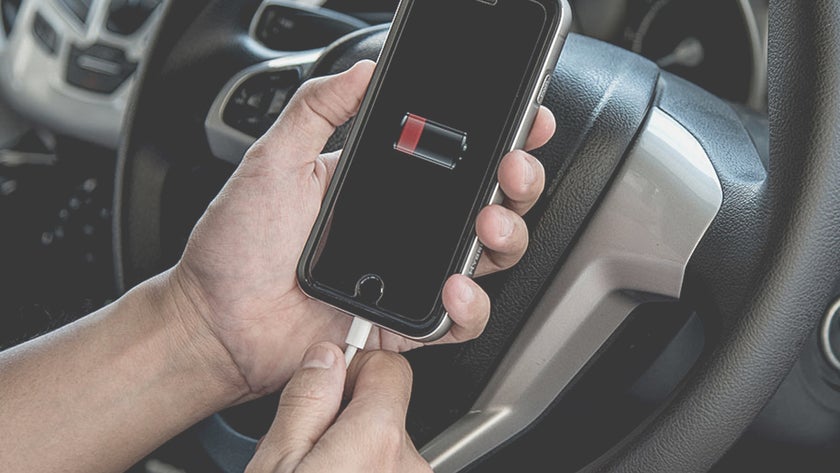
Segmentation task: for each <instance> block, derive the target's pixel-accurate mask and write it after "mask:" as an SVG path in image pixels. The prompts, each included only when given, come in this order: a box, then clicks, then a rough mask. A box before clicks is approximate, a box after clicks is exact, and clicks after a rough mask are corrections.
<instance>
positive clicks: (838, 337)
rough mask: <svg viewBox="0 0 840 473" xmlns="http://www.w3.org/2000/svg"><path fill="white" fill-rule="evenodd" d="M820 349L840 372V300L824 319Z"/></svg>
mask: <svg viewBox="0 0 840 473" xmlns="http://www.w3.org/2000/svg"><path fill="white" fill-rule="evenodd" d="M820 348H821V349H822V352H823V355H824V356H825V359H826V361H828V363H829V364H830V365H831V366H832V367H833V368H834V369H835V370H837V371H838V372H840V299H838V300H837V301H835V302H834V304H832V305H831V307H830V308H829V309H828V312H826V314H825V318H823V322H822V326H821V327H820Z"/></svg>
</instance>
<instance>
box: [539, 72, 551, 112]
mask: <svg viewBox="0 0 840 473" xmlns="http://www.w3.org/2000/svg"><path fill="white" fill-rule="evenodd" d="M549 85H551V72H548V73H546V75H545V78H544V79H543V82H542V86H541V87H540V93H539V94H538V95H537V105H542V103H543V100H545V95H546V94H547V93H548V86H549Z"/></svg>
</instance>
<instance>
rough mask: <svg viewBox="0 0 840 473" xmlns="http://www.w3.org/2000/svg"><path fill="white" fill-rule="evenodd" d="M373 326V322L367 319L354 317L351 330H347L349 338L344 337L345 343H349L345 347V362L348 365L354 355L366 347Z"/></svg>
mask: <svg viewBox="0 0 840 473" xmlns="http://www.w3.org/2000/svg"><path fill="white" fill-rule="evenodd" d="M371 328H373V324H372V323H370V322H368V321H367V320H365V319H362V318H359V317H354V318H353V323H352V324H351V325H350V331H348V332H347V338H345V339H344V343H346V344H347V348H345V349H344V362H345V363H346V364H347V366H348V367H349V366H350V362H351V361H353V357H354V356H356V352H357V351H359V350H364V349H365V344H366V343H367V339H368V335H370V329H371Z"/></svg>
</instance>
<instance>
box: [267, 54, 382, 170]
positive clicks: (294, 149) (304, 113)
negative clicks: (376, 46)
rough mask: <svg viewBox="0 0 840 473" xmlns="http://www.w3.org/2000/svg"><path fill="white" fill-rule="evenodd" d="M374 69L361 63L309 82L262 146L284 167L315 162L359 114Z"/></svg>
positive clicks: (299, 91)
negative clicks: (332, 139)
mask: <svg viewBox="0 0 840 473" xmlns="http://www.w3.org/2000/svg"><path fill="white" fill-rule="evenodd" d="M374 67H375V64H374V63H373V62H372V61H360V62H358V63H356V64H355V65H354V66H353V67H351V68H350V69H349V70H347V71H345V72H342V73H340V74H336V75H333V76H328V77H318V78H315V79H310V80H308V81H306V82H305V83H304V84H303V85H302V86H301V87H300V89H298V91H297V92H296V93H295V95H294V96H292V99H291V100H290V101H289V105H288V106H287V107H286V109H285V110H284V111H283V113H282V115H280V118H279V119H278V120H277V121H276V122H275V123H274V126H272V127H271V129H270V130H269V131H268V132H267V133H266V134H265V136H263V137H262V138H260V142H262V143H261V145H264V146H265V147H266V149H270V150H272V151H273V153H276V154H275V155H274V156H275V157H276V159H278V160H280V161H281V162H282V163H283V164H287V165H291V166H299V165H307V164H311V163H312V162H314V161H315V159H317V157H318V155H319V154H320V153H321V151H322V150H323V148H324V145H325V144H326V143H327V140H328V139H329V138H330V136H332V134H333V133H334V132H335V129H336V128H337V127H339V126H341V125H342V124H344V123H345V122H347V120H349V119H350V118H352V117H353V116H355V115H356V112H358V111H359V105H360V104H361V102H362V98H363V97H364V95H365V91H366V90H367V86H368V84H369V83H370V79H371V76H372V75H373V69H374Z"/></svg>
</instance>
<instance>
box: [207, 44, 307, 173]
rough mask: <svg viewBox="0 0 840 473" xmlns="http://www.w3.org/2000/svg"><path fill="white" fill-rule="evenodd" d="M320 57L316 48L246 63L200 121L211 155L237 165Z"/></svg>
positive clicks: (278, 113)
mask: <svg viewBox="0 0 840 473" xmlns="http://www.w3.org/2000/svg"><path fill="white" fill-rule="evenodd" d="M320 56H321V50H320V49H318V50H312V51H304V52H300V53H291V54H288V55H284V56H281V57H278V58H274V59H270V60H268V61H264V62H261V63H258V64H255V65H253V66H250V67H248V68H247V69H245V70H243V71H242V72H240V73H238V74H236V75H235V76H234V77H233V78H232V79H231V80H230V81H228V83H227V84H225V86H224V87H222V90H221V92H219V95H218V96H217V97H216V100H215V101H214V102H213V105H212V106H211V107H210V111H209V112H208V114H207V119H206V120H205V122H204V128H205V131H206V133H207V142H208V144H209V145H210V150H211V151H212V153H213V155H214V156H215V157H217V158H219V159H221V160H223V161H227V162H229V163H232V164H238V163H239V162H240V161H241V160H242V156H244V154H245V152H246V151H247V150H248V148H250V147H251V145H252V144H253V143H254V141H256V140H257V138H258V137H260V136H261V135H262V134H263V133H265V132H266V131H267V130H268V128H269V127H270V126H271V124H272V123H273V122H274V121H275V120H276V119H277V117H278V116H279V115H280V112H281V111H282V110H283V107H284V106H285V105H286V102H287V101H288V99H289V97H291V96H292V94H293V93H294V91H295V90H297V88H298V86H299V85H300V84H301V82H302V80H303V78H304V77H306V75H307V74H308V73H309V70H310V68H311V67H312V65H313V64H314V63H315V61H316V60H317V59H318V58H319V57H320Z"/></svg>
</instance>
